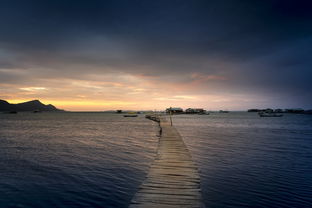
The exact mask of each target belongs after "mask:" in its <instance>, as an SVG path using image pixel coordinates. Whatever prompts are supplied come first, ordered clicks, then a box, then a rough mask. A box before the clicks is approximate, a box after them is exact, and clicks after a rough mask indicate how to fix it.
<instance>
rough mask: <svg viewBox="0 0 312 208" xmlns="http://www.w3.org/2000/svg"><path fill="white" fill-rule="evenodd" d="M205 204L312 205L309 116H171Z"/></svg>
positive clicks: (311, 129) (311, 156)
mask: <svg viewBox="0 0 312 208" xmlns="http://www.w3.org/2000/svg"><path fill="white" fill-rule="evenodd" d="M173 122H174V124H175V126H176V128H177V129H178V131H179V132H180V134H181V135H182V136H183V138H184V141H185V143H186V144H187V145H188V146H189V149H190V151H191V153H192V156H193V158H194V160H195V161H196V162H197V163H198V165H199V167H200V175H201V185H202V191H203V196H204V200H205V204H206V206H207V207H211V208H213V207H220V208H221V207H229V208H230V207H231V208H232V207H259V208H260V207H276V208H280V207H289V208H291V207H296V208H297V207H298V208H299V207H300V208H304V207H306V208H308V207H309V208H311V207H312V116H310V115H289V114H287V115H285V116H284V117H281V118H260V117H259V116H258V115H257V114H256V113H229V114H220V113H214V114H211V115H208V116H186V115H181V116H175V117H174V118H173Z"/></svg>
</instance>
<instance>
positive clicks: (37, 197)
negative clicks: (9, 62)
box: [0, 113, 158, 208]
mask: <svg viewBox="0 0 312 208" xmlns="http://www.w3.org/2000/svg"><path fill="white" fill-rule="evenodd" d="M0 124H1V126H0V168H1V169H0V207H1V208H6V207H27V208H34V207H48V208H50V207H51V208H52V207H53V208H55V207H66V208H76V207H105V208H106V207H127V206H128V203H129V202H130V200H131V198H132V196H133V195H134V194H135V192H136V190H137V188H138V186H139V185H140V183H141V181H142V180H143V179H144V176H145V174H146V172H147V170H148V168H149V164H150V163H151V162H152V161H153V159H154V155H155V152H156V148H157V142H158V138H157V131H158V126H157V125H156V124H155V123H154V122H152V121H149V120H147V119H145V118H144V117H143V116H142V117H137V118H124V117H123V116H122V115H117V114H106V113H36V114H33V113H19V114H16V115H10V114H0Z"/></svg>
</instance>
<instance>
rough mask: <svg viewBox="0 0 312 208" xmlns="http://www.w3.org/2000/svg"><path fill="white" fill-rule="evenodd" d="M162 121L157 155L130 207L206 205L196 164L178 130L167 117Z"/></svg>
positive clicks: (162, 118)
mask: <svg viewBox="0 0 312 208" xmlns="http://www.w3.org/2000/svg"><path fill="white" fill-rule="evenodd" d="M159 120H160V127H161V132H162V133H161V137H160V139H159V144H158V151H157V156H156V158H155V161H154V162H153V164H152V165H151V167H150V170H149V172H148V175H147V177H146V179H145V181H144V182H143V184H142V185H141V186H140V188H139V190H138V192H137V193H136V195H135V196H134V197H133V199H132V201H131V204H130V206H129V207H130V208H143V207H144V208H154V207H155V208H156V207H157V208H162V207H163V208H176V207H192V208H193V207H194V208H195V207H204V204H203V203H202V197H201V190H200V178H199V174H198V169H197V166H196V165H195V164H194V162H193V161H192V158H191V155H190V153H189V151H188V149H187V147H186V145H185V144H184V142H183V140H182V138H181V136H180V134H179V133H178V132H177V130H176V129H175V128H174V127H173V126H171V125H170V123H169V122H168V121H167V120H166V119H165V118H164V117H160V118H159Z"/></svg>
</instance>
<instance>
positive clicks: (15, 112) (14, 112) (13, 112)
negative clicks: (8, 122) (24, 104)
mask: <svg viewBox="0 0 312 208" xmlns="http://www.w3.org/2000/svg"><path fill="white" fill-rule="evenodd" d="M9 114H17V111H10V112H9Z"/></svg>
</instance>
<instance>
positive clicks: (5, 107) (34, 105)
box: [0, 100, 61, 111]
mask: <svg viewBox="0 0 312 208" xmlns="http://www.w3.org/2000/svg"><path fill="white" fill-rule="evenodd" d="M0 111H61V110H60V109H57V108H56V107H54V106H53V105H51V104H48V105H45V104H43V103H41V102H40V101H39V100H32V101H28V102H24V103H18V104H11V103H8V102H7V101H5V100H0Z"/></svg>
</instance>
